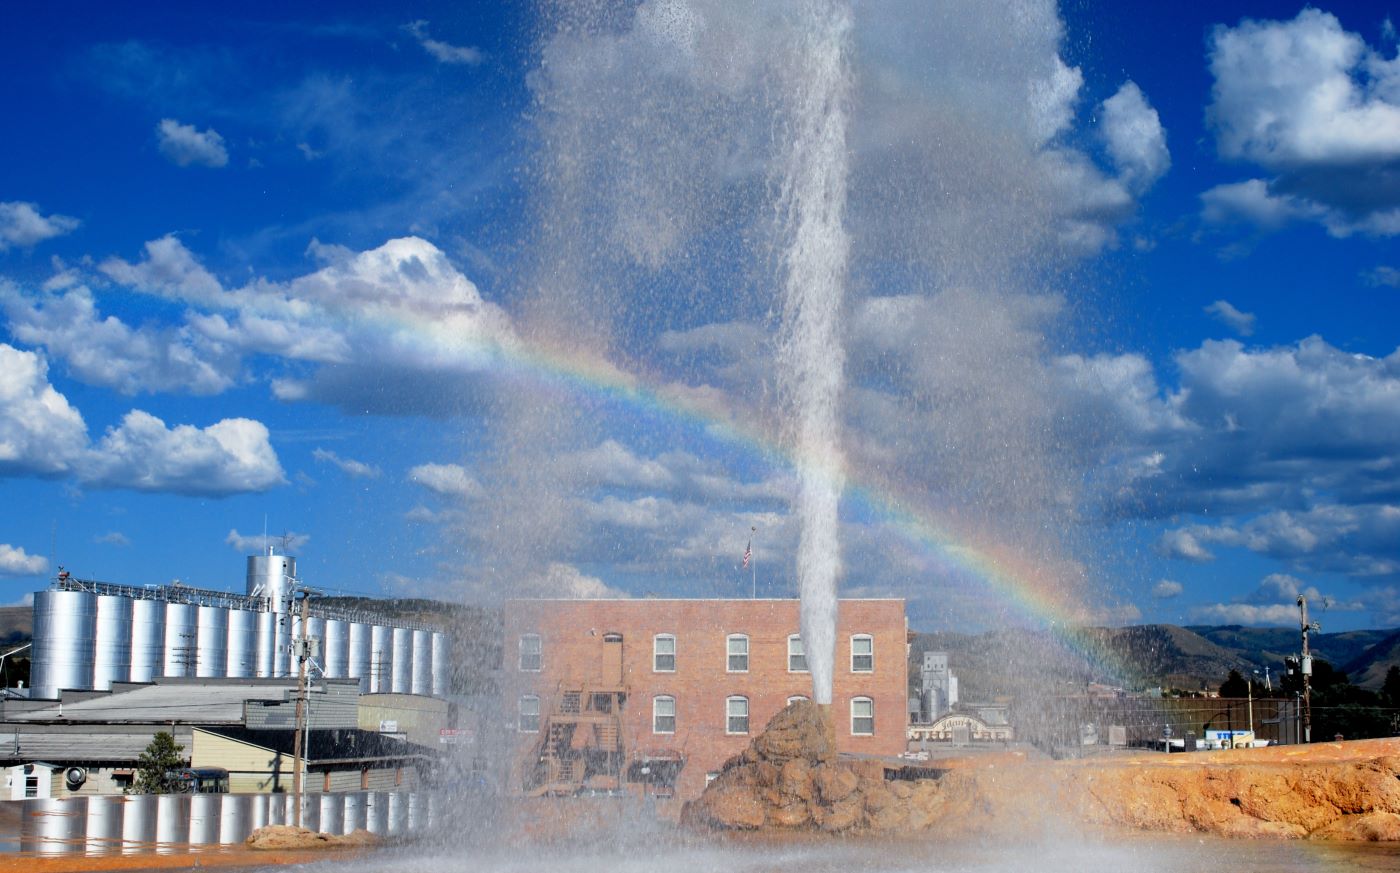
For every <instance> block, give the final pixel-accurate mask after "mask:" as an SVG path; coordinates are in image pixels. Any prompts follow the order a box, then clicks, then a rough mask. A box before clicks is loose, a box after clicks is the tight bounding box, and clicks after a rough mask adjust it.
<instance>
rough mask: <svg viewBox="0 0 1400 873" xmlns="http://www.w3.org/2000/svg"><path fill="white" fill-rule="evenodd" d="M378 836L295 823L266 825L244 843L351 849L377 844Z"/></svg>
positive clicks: (267, 846)
mask: <svg viewBox="0 0 1400 873" xmlns="http://www.w3.org/2000/svg"><path fill="white" fill-rule="evenodd" d="M380 842H382V841H381V840H380V838H379V837H377V836H375V835H374V834H372V833H370V832H369V831H367V830H363V829H362V830H357V831H353V832H351V833H348V834H344V835H340V834H323V833H321V832H319V831H313V830H311V829H309V828H299V827H296V826H295V825H268V826H267V827H262V828H258V829H257V830H255V831H253V832H252V833H251V834H249V835H248V839H247V840H245V841H244V843H245V844H246V845H247V846H248V848H250V849H263V850H267V849H351V848H363V847H366V846H377V845H379V844H380Z"/></svg>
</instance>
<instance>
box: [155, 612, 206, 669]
mask: <svg viewBox="0 0 1400 873" xmlns="http://www.w3.org/2000/svg"><path fill="white" fill-rule="evenodd" d="M198 639H199V607H198V606H195V605H193V604H190V603H167V604H165V672H164V674H163V675H165V676H173V677H186V676H193V675H194V665H195V658H197V657H198V646H197V641H198Z"/></svg>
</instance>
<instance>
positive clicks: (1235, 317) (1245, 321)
mask: <svg viewBox="0 0 1400 873" xmlns="http://www.w3.org/2000/svg"><path fill="white" fill-rule="evenodd" d="M1205 311H1206V313H1207V314H1209V315H1213V316H1215V317H1216V318H1217V319H1219V320H1220V321H1222V322H1224V323H1225V324H1226V325H1228V326H1229V327H1230V329H1231V330H1233V331H1234V332H1235V333H1237V334H1239V335H1240V336H1249V335H1250V334H1252V333H1254V313H1252V312H1242V311H1240V310H1239V309H1236V308H1235V306H1234V305H1233V304H1232V303H1230V301H1228V300H1217V301H1215V302H1214V303H1212V304H1211V305H1209V306H1207V307H1206V308H1205Z"/></svg>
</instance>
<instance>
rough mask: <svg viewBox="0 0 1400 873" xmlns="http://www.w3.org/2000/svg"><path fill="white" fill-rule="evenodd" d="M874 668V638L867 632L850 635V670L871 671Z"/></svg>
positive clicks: (854, 671) (857, 671)
mask: <svg viewBox="0 0 1400 873" xmlns="http://www.w3.org/2000/svg"><path fill="white" fill-rule="evenodd" d="M874 670H875V639H874V638H873V637H871V636H870V635H869V634H857V635H855V636H853V637H851V672H852V673H872V672H874Z"/></svg>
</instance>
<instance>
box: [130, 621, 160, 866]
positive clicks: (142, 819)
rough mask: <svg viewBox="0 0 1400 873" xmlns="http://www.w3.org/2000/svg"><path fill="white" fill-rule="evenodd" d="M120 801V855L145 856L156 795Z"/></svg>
mask: <svg viewBox="0 0 1400 873" xmlns="http://www.w3.org/2000/svg"><path fill="white" fill-rule="evenodd" d="M138 602H141V601H138ZM144 602H146V603H151V602H154V601H149V600H148V601H144ZM161 605H162V606H163V605H164V604H161ZM162 615H164V613H163V612H162ZM122 799H123V801H124V802H123V803H122V854H123V855H141V854H145V853H147V852H149V851H151V844H152V843H154V842H155V841H156V795H154V794H133V795H131V796H130V797H125V798H122Z"/></svg>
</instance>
